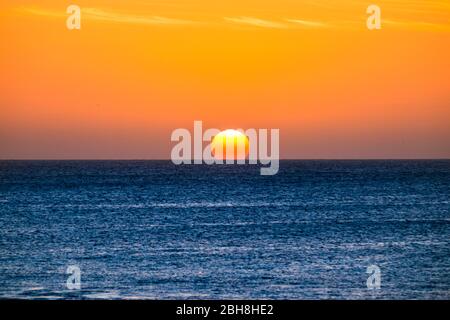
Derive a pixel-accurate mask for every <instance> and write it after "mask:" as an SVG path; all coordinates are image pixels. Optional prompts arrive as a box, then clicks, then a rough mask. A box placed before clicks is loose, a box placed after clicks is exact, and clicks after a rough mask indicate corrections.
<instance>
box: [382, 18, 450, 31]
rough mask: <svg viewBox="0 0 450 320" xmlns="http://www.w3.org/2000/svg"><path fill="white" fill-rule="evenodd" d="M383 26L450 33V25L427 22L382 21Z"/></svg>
mask: <svg viewBox="0 0 450 320" xmlns="http://www.w3.org/2000/svg"><path fill="white" fill-rule="evenodd" d="M381 23H382V25H383V24H384V25H387V26H389V27H392V28H399V29H408V30H420V31H445V32H449V31H450V24H441V23H431V22H425V21H396V20H382V22H381Z"/></svg>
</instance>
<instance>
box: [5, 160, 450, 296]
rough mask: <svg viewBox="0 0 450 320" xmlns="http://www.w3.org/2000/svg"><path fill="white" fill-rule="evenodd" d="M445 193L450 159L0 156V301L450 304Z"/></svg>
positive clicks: (449, 213) (449, 188)
mask: <svg viewBox="0 0 450 320" xmlns="http://www.w3.org/2000/svg"><path fill="white" fill-rule="evenodd" d="M449 194H450V161H283V162H282V163H281V168H280V172H279V174H278V175H275V176H261V175H259V168H257V167H253V166H248V165H246V166H237V165H235V166H211V167H210V166H206V165H204V166H202V165H201V166H194V165H192V166H174V165H173V164H171V163H170V162H163V161H162V162H158V161H88V162H79V161H62V162H61V161H57V162H39V161H32V162H29V161H28V162H27V161H20V162H8V161H2V162H0V297H10V298H11V297H13V298H32V299H33V298H34V299H37V298H55V299H56V298H110V299H111V298H123V299H132V298H150V299H191V298H192V299H193V298H200V299H218V298H224V299H234V298H250V299H253V298H275V299H322V298H337V299H354V298H362V299H386V298H394V299H404V298H406V299H415V298H421V299H431V298H435V299H449V298H450V202H449V200H450V199H449ZM372 264H375V265H377V266H378V267H379V268H380V270H381V288H380V289H378V290H377V289H374V290H369V289H368V288H367V285H366V280H367V277H368V274H366V269H367V267H368V266H369V265H372ZM69 265H77V266H79V268H80V269H81V290H72V291H71V290H68V289H67V288H66V279H67V276H68V275H67V274H66V269H67V267H68V266H69Z"/></svg>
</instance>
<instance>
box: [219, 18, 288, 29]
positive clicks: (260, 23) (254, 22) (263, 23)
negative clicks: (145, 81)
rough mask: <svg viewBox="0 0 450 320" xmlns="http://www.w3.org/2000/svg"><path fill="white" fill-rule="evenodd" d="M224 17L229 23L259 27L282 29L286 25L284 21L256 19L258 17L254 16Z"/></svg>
mask: <svg viewBox="0 0 450 320" xmlns="http://www.w3.org/2000/svg"><path fill="white" fill-rule="evenodd" d="M224 19H225V21H228V22H231V23H236V24H242V25H249V26H255V27H261V28H276V29H283V28H287V27H288V26H287V25H286V24H284V23H280V22H276V21H271V20H263V19H258V18H254V17H225V18H224Z"/></svg>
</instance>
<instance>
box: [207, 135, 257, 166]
mask: <svg viewBox="0 0 450 320" xmlns="http://www.w3.org/2000/svg"><path fill="white" fill-rule="evenodd" d="M211 151H212V154H213V155H214V158H216V159H217V160H245V158H246V157H247V155H248V138H247V136H246V135H245V134H243V133H242V132H240V131H238V130H233V129H228V130H224V131H221V132H219V133H218V134H217V135H216V136H215V137H214V138H213V140H212V142H211Z"/></svg>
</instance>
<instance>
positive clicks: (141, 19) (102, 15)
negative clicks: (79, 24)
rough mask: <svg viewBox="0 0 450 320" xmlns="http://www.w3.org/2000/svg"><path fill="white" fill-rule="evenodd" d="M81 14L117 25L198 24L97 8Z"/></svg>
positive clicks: (49, 13) (40, 11)
mask: <svg viewBox="0 0 450 320" xmlns="http://www.w3.org/2000/svg"><path fill="white" fill-rule="evenodd" d="M19 11H23V12H26V13H30V14H34V15H40V16H47V17H67V16H68V15H67V14H66V13H65V12H55V11H50V10H43V9H37V8H31V7H21V8H20V9H19ZM81 14H82V19H89V20H97V21H106V22H116V23H129V24H141V25H187V24H194V23H196V22H194V21H190V20H182V19H173V18H167V17H160V16H151V17H145V16H133V15H124V14H118V13H114V12H108V11H103V10H100V9H96V8H81Z"/></svg>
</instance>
